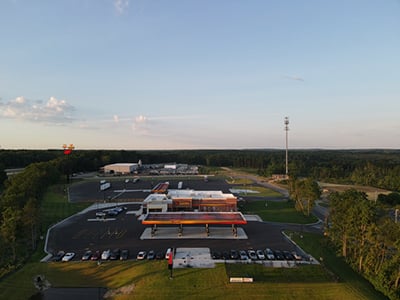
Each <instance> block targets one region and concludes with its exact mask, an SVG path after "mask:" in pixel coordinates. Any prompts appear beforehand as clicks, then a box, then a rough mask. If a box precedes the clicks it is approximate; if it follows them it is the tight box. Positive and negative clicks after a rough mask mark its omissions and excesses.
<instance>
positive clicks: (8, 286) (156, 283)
mask: <svg viewBox="0 0 400 300" xmlns="http://www.w3.org/2000/svg"><path fill="white" fill-rule="evenodd" d="M38 274H40V275H44V277H45V279H46V280H48V281H49V282H50V284H51V285H52V286H53V287H107V288H110V289H116V288H119V287H122V286H127V285H132V286H133V292H132V294H130V295H119V296H115V297H114V298H113V299H307V300H313V299H316V300H317V299H318V300H320V299H335V300H336V299H349V300H351V299H376V298H365V297H360V295H359V294H358V293H355V292H354V291H353V290H352V289H349V288H348V287H347V285H344V284H342V283H336V282H334V281H333V280H332V278H331V276H330V275H329V274H328V273H327V272H325V271H324V269H323V268H322V267H320V266H303V267H299V268H295V269H273V268H266V267H263V266H262V265H255V264H249V265H245V264H227V265H224V264H218V265H217V266H216V267H215V268H213V269H196V268H187V269H175V270H174V271H173V274H174V276H173V277H174V279H173V280H170V279H169V271H168V270H167V262H166V261H140V262H137V261H125V262H106V263H102V264H101V265H100V266H98V265H97V264H96V263H95V262H84V263H82V262H70V263H30V264H28V265H27V266H26V267H25V268H24V269H22V270H20V271H18V272H17V273H15V274H13V275H12V276H10V278H9V279H8V280H6V281H3V282H0V299H16V300H18V299H28V298H29V296H30V295H32V294H34V293H35V292H36V291H35V289H34V287H33V278H34V277H35V276H36V275H38ZM229 277H252V278H254V283H229Z"/></svg>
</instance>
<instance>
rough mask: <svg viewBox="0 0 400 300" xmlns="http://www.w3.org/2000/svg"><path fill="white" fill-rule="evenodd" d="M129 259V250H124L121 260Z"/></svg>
mask: <svg viewBox="0 0 400 300" xmlns="http://www.w3.org/2000/svg"><path fill="white" fill-rule="evenodd" d="M128 258H129V250H128V249H123V250H122V251H121V255H120V257H119V259H120V260H127V259H128Z"/></svg>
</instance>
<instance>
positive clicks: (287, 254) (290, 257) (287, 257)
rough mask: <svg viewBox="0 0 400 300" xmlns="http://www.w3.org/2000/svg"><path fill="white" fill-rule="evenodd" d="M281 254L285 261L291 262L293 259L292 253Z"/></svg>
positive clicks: (284, 252)
mask: <svg viewBox="0 0 400 300" xmlns="http://www.w3.org/2000/svg"><path fill="white" fill-rule="evenodd" d="M282 253H283V257H284V258H285V259H286V260H293V259H294V257H293V255H292V253H290V252H289V251H283V252H282Z"/></svg>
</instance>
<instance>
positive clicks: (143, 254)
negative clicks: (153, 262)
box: [136, 251, 146, 260]
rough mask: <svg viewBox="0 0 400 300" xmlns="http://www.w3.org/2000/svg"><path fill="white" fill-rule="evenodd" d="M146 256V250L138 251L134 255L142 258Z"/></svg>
mask: <svg viewBox="0 0 400 300" xmlns="http://www.w3.org/2000/svg"><path fill="white" fill-rule="evenodd" d="M145 258H146V251H140V252H139V253H138V255H137V256H136V259H139V260H142V259H145Z"/></svg>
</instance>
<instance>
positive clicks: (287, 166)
mask: <svg viewBox="0 0 400 300" xmlns="http://www.w3.org/2000/svg"><path fill="white" fill-rule="evenodd" d="M284 123H285V131H286V173H285V174H286V178H288V177H289V162H288V132H289V117H285V121H284Z"/></svg>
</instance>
